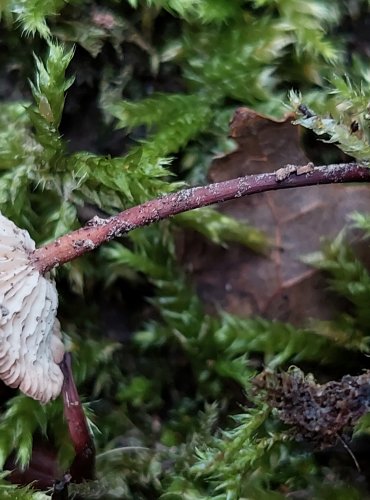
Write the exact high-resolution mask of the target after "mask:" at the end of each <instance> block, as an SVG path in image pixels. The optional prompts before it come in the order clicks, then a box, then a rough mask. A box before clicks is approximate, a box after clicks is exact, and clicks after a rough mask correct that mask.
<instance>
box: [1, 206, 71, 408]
mask: <svg viewBox="0 0 370 500" xmlns="http://www.w3.org/2000/svg"><path fill="white" fill-rule="evenodd" d="M34 250H35V243H34V241H33V240H32V239H31V237H30V235H29V234H28V232H27V231H25V230H22V229H19V228H18V227H17V226H16V225H15V224H14V223H13V222H12V221H10V220H9V219H7V218H6V217H4V216H3V215H2V214H1V213H0V379H2V380H3V381H4V382H5V384H7V385H9V386H10V387H19V389H20V390H21V391H22V392H23V393H24V394H26V395H27V396H31V397H32V398H34V399H37V400H39V401H41V402H43V403H47V402H48V401H50V400H51V399H55V398H56V397H57V396H58V395H59V394H60V391H61V389H62V383H63V374H62V371H61V369H60V367H59V363H60V362H61V361H62V358H63V355H64V346H63V343H62V341H61V332H60V324H59V321H58V320H57V317H56V314H57V308H58V295H57V291H56V287H55V283H54V281H52V280H51V279H50V278H49V277H48V276H43V275H42V274H40V272H39V271H38V270H37V269H35V266H34V265H33V263H32V260H31V258H30V255H31V253H32V252H33V251H34Z"/></svg>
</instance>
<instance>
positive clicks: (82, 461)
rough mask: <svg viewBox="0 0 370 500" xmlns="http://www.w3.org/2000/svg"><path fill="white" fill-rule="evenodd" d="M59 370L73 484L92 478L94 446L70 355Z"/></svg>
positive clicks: (65, 356) (67, 355)
mask: <svg viewBox="0 0 370 500" xmlns="http://www.w3.org/2000/svg"><path fill="white" fill-rule="evenodd" d="M60 368H61V370H62V373H63V375H64V382H63V388H62V395H63V404H64V415H65V418H66V421H67V425H68V430H69V434H70V437H71V441H72V444H73V447H74V449H75V452H76V456H75V459H74V461H73V463H72V465H71V469H70V473H71V476H72V480H73V481H74V482H77V483H79V482H82V481H83V480H85V479H93V478H94V469H95V446H94V442H93V439H92V437H91V434H90V430H89V426H88V423H87V420H86V416H85V413H84V411H83V408H82V404H81V401H80V397H79V395H78V391H77V387H76V384H75V382H74V379H73V374H72V360H71V354H70V353H66V354H65V355H64V358H63V360H62V362H61V363H60Z"/></svg>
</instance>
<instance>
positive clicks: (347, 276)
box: [305, 233, 370, 345]
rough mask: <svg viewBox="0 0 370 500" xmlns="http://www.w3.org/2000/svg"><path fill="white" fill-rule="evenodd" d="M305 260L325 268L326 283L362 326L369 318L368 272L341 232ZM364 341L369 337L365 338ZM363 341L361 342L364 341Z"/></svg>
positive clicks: (365, 325)
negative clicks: (348, 302) (327, 275)
mask: <svg viewBox="0 0 370 500" xmlns="http://www.w3.org/2000/svg"><path fill="white" fill-rule="evenodd" d="M305 262H307V263H308V264H311V265H313V266H315V267H317V268H319V269H322V270H324V271H326V272H327V273H328V274H329V276H330V279H329V285H330V287H331V288H332V289H333V290H334V291H335V292H336V293H338V294H339V295H341V296H342V297H345V298H346V299H347V300H348V301H350V303H351V304H352V306H353V312H352V315H353V318H355V321H356V324H357V325H359V326H360V327H362V328H365V329H366V327H367V325H368V324H369V321H370V312H369V307H368V303H369V298H370V275H369V272H368V270H367V269H366V267H365V266H364V264H363V263H362V262H361V261H360V260H359V259H358V258H357V257H356V256H355V254H354V253H353V251H352V250H351V249H350V248H349V247H348V245H346V244H345V242H344V234H343V233H341V234H339V235H338V237H337V238H336V239H335V240H334V241H332V242H330V243H327V244H326V245H325V246H324V247H323V249H322V251H321V252H317V253H314V254H311V255H308V256H306V257H305ZM364 341H365V342H366V344H367V343H368V341H369V339H368V338H365V339H364ZM366 344H364V345H366Z"/></svg>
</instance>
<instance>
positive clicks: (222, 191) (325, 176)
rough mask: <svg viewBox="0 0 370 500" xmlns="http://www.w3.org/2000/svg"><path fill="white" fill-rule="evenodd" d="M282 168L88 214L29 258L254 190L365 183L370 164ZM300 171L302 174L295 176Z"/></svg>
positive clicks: (81, 249) (57, 254) (66, 252)
mask: <svg viewBox="0 0 370 500" xmlns="http://www.w3.org/2000/svg"><path fill="white" fill-rule="evenodd" d="M285 168H286V169H287V177H286V178H284V175H283V176H282V175H281V172H280V171H281V169H280V170H278V171H277V172H272V173H265V174H256V175H247V176H245V177H239V178H237V179H231V180H228V181H224V182H217V183H214V184H209V185H207V186H200V187H194V188H190V189H183V190H181V191H178V192H177V193H172V194H168V195H165V196H161V197H159V198H155V199H153V200H150V201H147V202H145V203H143V204H142V205H138V206H135V207H132V208H129V209H127V210H124V211H123V212H120V213H119V214H117V215H114V216H112V217H109V218H108V219H101V218H99V217H94V218H93V219H91V221H89V222H88V223H87V224H86V225H85V226H84V227H82V228H80V229H78V230H76V231H73V232H71V233H68V234H66V235H64V236H62V237H60V238H58V239H57V240H55V241H53V242H52V243H49V244H48V245H45V246H43V247H40V248H38V249H36V250H35V251H34V253H33V255H32V260H33V262H34V265H35V267H36V268H37V269H38V270H39V271H40V272H43V273H44V272H47V271H49V270H50V269H52V268H53V267H56V266H58V265H61V264H65V263H66V262H69V261H71V260H73V259H76V258H77V257H79V256H81V255H83V254H85V253H87V252H89V251H91V250H94V249H95V248H97V247H98V246H100V245H101V244H102V243H104V242H107V241H110V240H112V239H113V238H116V237H117V236H121V235H123V234H125V233H128V232H129V231H132V230H133V229H136V228H139V227H143V226H147V225H149V224H152V223H154V222H157V221H160V220H163V219H167V218H168V217H171V216H173V215H177V214H180V213H182V212H187V211H189V210H194V209H195V208H201V207H205V206H208V205H212V204H215V203H221V202H223V201H228V200H232V199H234V198H241V197H243V196H247V195H251V194H254V193H262V192H265V191H272V190H277V189H288V188H297V187H304V186H313V185H320V184H333V183H349V182H370V168H369V167H368V166H366V165H362V164H359V163H341V164H333V165H324V166H318V167H314V168H309V169H306V166H297V167H294V166H292V165H289V166H287V167H285ZM278 172H280V175H278ZM300 172H302V173H301V174H300V175H298V174H299V173H300Z"/></svg>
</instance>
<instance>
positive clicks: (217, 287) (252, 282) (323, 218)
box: [177, 108, 370, 326]
mask: <svg viewBox="0 0 370 500" xmlns="http://www.w3.org/2000/svg"><path fill="white" fill-rule="evenodd" d="M292 119H293V116H292V115H288V116H286V117H285V118H284V119H283V120H280V121H277V120H273V119H271V118H268V117H266V116H262V115H260V114H258V113H256V112H255V111H253V110H251V109H248V108H239V109H238V110H237V111H236V112H235V115H234V117H233V120H232V122H231V125H230V132H229V135H230V137H232V138H233V139H234V140H235V142H236V143H237V146H238V147H237V149H236V150H235V151H233V152H232V153H229V154H227V155H225V156H222V157H218V158H216V159H215V160H214V161H213V163H212V165H211V168H210V170H209V178H210V180H211V181H212V182H220V181H225V180H227V179H232V178H234V177H238V176H243V175H250V174H261V173H266V172H273V171H277V172H276V177H277V180H278V181H279V182H280V181H281V182H286V180H289V179H295V178H296V177H297V176H299V177H301V175H303V174H305V175H312V173H310V172H312V170H313V165H312V163H311V162H310V161H309V158H308V157H307V156H306V154H305V153H304V151H303V149H302V147H301V140H300V131H299V127H297V126H294V125H292V123H291V121H292ZM284 165H285V167H284ZM295 165H301V166H303V167H299V169H298V170H297V167H295ZM289 167H292V169H290V168H289ZM279 169H281V170H279ZM290 170H292V171H291V172H290ZM295 170H297V171H296V172H295ZM219 210H220V211H221V212H222V213H225V214H226V215H229V216H231V217H234V218H236V219H238V220H239V221H246V222H247V223H249V224H251V225H252V226H254V227H256V228H258V229H260V230H262V231H263V232H264V233H265V234H266V236H267V237H268V238H270V240H271V247H270V250H269V252H268V253H266V254H264V255H261V254H260V255H258V254H256V253H254V252H252V251H250V250H248V249H247V248H245V247H243V246H242V245H237V244H233V245H229V246H228V248H221V247H217V246H215V245H212V244H211V243H209V242H207V241H205V239H204V238H202V237H200V236H199V235H197V234H194V233H189V232H186V233H185V234H182V235H181V236H180V237H179V238H178V245H177V250H178V258H179V260H180V261H181V263H182V264H183V265H184V266H185V267H186V269H187V271H188V274H189V275H190V276H191V277H192V278H193V280H194V282H195V285H196V288H197V291H198V293H199V295H200V297H201V298H202V299H203V301H204V303H205V305H206V310H207V312H209V313H213V312H217V311H219V310H220V309H222V310H225V311H227V312H229V313H231V314H236V315H238V316H241V317H249V316H251V315H259V316H263V317H265V318H269V319H278V320H280V321H287V322H290V323H292V324H295V325H298V326H302V325H305V324H306V323H307V320H309V319H310V318H315V319H318V320H330V319H332V318H333V317H334V316H335V315H336V314H337V311H338V301H337V298H336V297H335V296H334V295H333V294H331V293H329V292H328V290H327V282H326V281H325V279H324V277H323V275H322V273H320V272H319V271H317V270H315V269H313V268H312V267H310V266H307V265H306V264H304V263H303V262H302V260H301V257H302V256H304V255H307V254H309V253H311V252H315V251H318V250H319V249H320V248H321V245H322V238H329V239H331V238H335V237H336V236H337V234H338V233H339V231H340V230H341V229H342V228H343V226H344V225H345V224H346V223H347V222H348V216H349V214H351V213H352V212H354V211H359V212H364V213H366V212H369V211H370V199H369V188H368V186H360V185H351V186H343V185H341V186H339V185H334V184H331V185H328V186H311V187H306V188H304V189H303V188H302V189H288V190H279V191H271V192H265V193H261V194H255V195H253V196H250V197H248V196H247V197H245V198H240V199H237V200H233V201H231V202H226V203H224V204H223V205H222V206H220V207H219ZM365 245H367V244H366V243H365V244H362V246H363V247H364V246H365ZM364 253H365V252H364ZM367 253H368V252H367Z"/></svg>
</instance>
